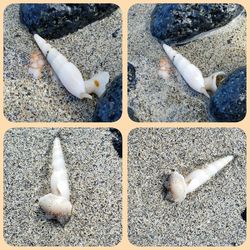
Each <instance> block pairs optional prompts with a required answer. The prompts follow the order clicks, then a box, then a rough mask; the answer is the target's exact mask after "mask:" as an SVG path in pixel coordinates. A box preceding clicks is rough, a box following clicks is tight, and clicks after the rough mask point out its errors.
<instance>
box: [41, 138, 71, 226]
mask: <svg viewBox="0 0 250 250" xmlns="http://www.w3.org/2000/svg"><path fill="white" fill-rule="evenodd" d="M50 185H51V193H49V194H47V195H45V196H43V197H41V198H40V199H39V205H40V206H41V208H42V209H43V210H44V211H45V213H46V214H47V217H48V218H56V219H57V220H58V221H59V222H60V223H62V224H64V223H65V222H67V221H68V220H69V218H70V215H71V210H72V205H71V203H70V201H69V197H70V189H69V182H68V175H67V170H66V167H65V161H64V157H63V151H62V147H61V143H60V139H59V138H58V137H56V138H55V140H54V143H53V150H52V175H51V180H50Z"/></svg>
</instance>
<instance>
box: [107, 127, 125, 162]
mask: <svg viewBox="0 0 250 250" xmlns="http://www.w3.org/2000/svg"><path fill="white" fill-rule="evenodd" d="M109 130H110V132H111V133H112V134H113V135H114V137H113V138H112V144H113V147H114V149H115V150H116V152H117V154H118V156H119V157H120V158H122V134H121V132H120V131H119V130H117V129H115V128H110V129H109Z"/></svg>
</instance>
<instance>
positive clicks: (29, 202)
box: [4, 128, 122, 246]
mask: <svg viewBox="0 0 250 250" xmlns="http://www.w3.org/2000/svg"><path fill="white" fill-rule="evenodd" d="M58 135H59V136H60V138H61V145H62V149H63V152H64V157H65V162H66V168H67V170H68V176H69V184H70V189H71V198H70V200H71V203H72V204H73V212H72V216H71V219H70V221H69V222H68V223H67V224H66V225H65V226H64V227H63V226H61V225H60V224H59V223H58V222H57V221H52V220H47V219H46V218H45V214H44V212H43V211H42V210H41V208H40V207H39V205H38V199H39V198H40V197H42V196H43V195H45V194H48V193H49V192H50V175H51V169H50V167H51V166H50V164H51V154H52V152H51V151H52V145H53V140H54V138H55V137H56V136H58ZM112 138H113V134H112V133H111V132H110V131H109V129H72V128H67V129H31V128H27V129H10V130H8V131H7V133H6V134H5V137H4V239H5V241H6V243H8V244H10V245H14V246H114V245H116V244H118V243H119V242H120V240H121V230H122V227H121V206H122V204H121V201H122V196H121V195H122V194H121V159H120V158H119V157H118V155H117V152H116V151H115V149H114V148H113V145H112Z"/></svg>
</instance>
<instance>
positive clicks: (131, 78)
mask: <svg viewBox="0 0 250 250" xmlns="http://www.w3.org/2000/svg"><path fill="white" fill-rule="evenodd" d="M136 83H137V81H136V76H135V67H134V65H133V64H131V63H128V91H130V90H134V89H135V88H136Z"/></svg>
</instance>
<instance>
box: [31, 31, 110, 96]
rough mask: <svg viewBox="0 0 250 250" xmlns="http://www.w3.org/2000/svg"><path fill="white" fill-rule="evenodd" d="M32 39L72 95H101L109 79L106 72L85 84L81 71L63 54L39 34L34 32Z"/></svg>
mask: <svg viewBox="0 0 250 250" xmlns="http://www.w3.org/2000/svg"><path fill="white" fill-rule="evenodd" d="M34 39H35V41H36V43H37V45H38V46H39V48H40V50H41V51H42V53H43V55H44V56H45V57H46V59H47V61H48V62H49V64H50V65H51V67H52V69H53V70H54V72H55V74H56V75H57V77H58V78H59V80H60V82H61V83H62V84H63V86H64V87H65V88H66V89H67V90H68V91H69V92H70V93H71V94H72V95H74V96H76V97H78V98H80V99H83V98H89V99H92V96H91V95H90V93H95V94H97V95H98V96H101V95H102V94H103V93H104V92H105V89H106V85H107V83H108V81H109V73H108V72H104V71H103V72H100V73H98V74H97V75H95V76H94V77H93V78H91V79H90V80H88V81H87V86H86V82H85V81H84V80H83V77H82V74H81V72H80V71H79V69H78V68H77V67H76V66H75V65H74V64H73V63H71V62H69V61H68V60H67V58H66V57H65V56H63V55H62V54H61V53H60V52H59V51H58V50H56V49H55V48H53V47H52V46H51V45H50V44H49V43H47V42H46V41H45V40H44V39H43V38H42V37H40V36H39V35H37V34H35V35H34Z"/></svg>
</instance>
